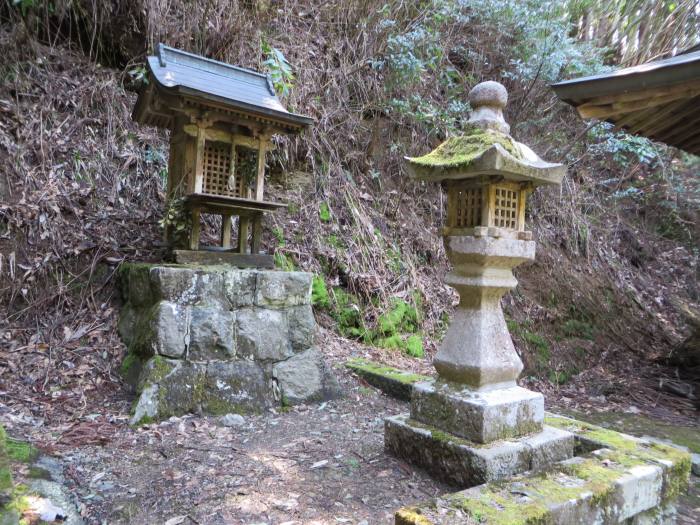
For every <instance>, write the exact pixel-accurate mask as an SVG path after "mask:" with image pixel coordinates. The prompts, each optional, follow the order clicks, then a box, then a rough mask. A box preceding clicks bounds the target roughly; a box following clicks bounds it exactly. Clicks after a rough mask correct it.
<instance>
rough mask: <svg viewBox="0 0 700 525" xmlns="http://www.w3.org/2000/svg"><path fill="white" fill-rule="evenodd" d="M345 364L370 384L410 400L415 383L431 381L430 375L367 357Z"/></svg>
mask: <svg viewBox="0 0 700 525" xmlns="http://www.w3.org/2000/svg"><path fill="white" fill-rule="evenodd" d="M345 366H346V367H347V368H349V369H350V370H352V371H353V372H355V373H357V375H359V376H360V377H362V378H363V379H364V380H365V381H367V382H368V383H369V384H370V385H372V386H374V387H376V388H378V389H380V390H381V391H383V392H384V393H386V394H387V395H389V396H392V397H395V398H397V399H401V400H404V401H408V400H410V399H411V390H412V389H413V385H414V384H415V383H418V382H421V381H429V380H430V379H431V378H430V377H429V376H424V375H421V374H414V373H411V372H406V371H404V370H399V369H398V368H393V367H391V366H386V365H383V364H381V363H376V362H374V361H369V360H367V359H361V358H355V359H350V360H349V361H348V362H347V363H345Z"/></svg>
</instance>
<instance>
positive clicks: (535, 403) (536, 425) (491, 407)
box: [411, 381, 544, 443]
mask: <svg viewBox="0 0 700 525" xmlns="http://www.w3.org/2000/svg"><path fill="white" fill-rule="evenodd" d="M411 418H412V419H414V420H416V421H419V422H421V423H425V424H427V425H430V426H434V427H437V428H439V429H440V430H442V431H445V432H448V433H451V434H454V435H456V436H459V437H463V438H466V439H469V440H472V441H474V442H476V443H489V442H491V441H495V440H497V439H505V438H515V437H520V436H525V435H527V434H532V433H535V432H540V431H541V430H542V421H543V419H544V398H543V397H542V394H539V393H537V392H531V391H530V390H526V389H525V388H521V387H519V386H512V387H509V388H500V389H498V390H491V391H486V392H475V391H473V390H470V389H468V388H460V386H459V385H455V384H449V383H445V382H442V381H430V382H425V383H416V384H415V385H413V395H412V397H411Z"/></svg>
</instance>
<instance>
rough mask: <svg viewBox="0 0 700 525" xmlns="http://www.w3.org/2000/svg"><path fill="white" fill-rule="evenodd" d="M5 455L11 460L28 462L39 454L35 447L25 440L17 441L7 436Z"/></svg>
mask: <svg viewBox="0 0 700 525" xmlns="http://www.w3.org/2000/svg"><path fill="white" fill-rule="evenodd" d="M6 450H7V456H8V457H9V458H10V460H12V461H17V462H19V463H29V462H31V461H34V460H35V459H36V458H37V456H38V455H39V451H38V450H37V449H36V447H34V446H32V445H30V444H29V443H27V442H26V441H19V440H17V439H13V438H10V437H8V438H7V440H6Z"/></svg>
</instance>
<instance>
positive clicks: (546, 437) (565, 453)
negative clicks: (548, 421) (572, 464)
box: [525, 425, 575, 471]
mask: <svg viewBox="0 0 700 525" xmlns="http://www.w3.org/2000/svg"><path fill="white" fill-rule="evenodd" d="M525 443H526V445H527V446H528V447H529V448H530V470H534V471H539V470H544V469H546V468H548V467H550V466H551V465H553V464H554V463H556V462H557V461H561V460H562V459H564V458H570V457H571V455H572V451H573V450H574V448H575V439H574V435H573V434H572V433H571V432H568V431H566V430H561V429H558V428H555V427H549V426H547V425H544V426H543V428H542V432H538V433H536V434H532V435H531V436H528V437H527V440H526V441H525Z"/></svg>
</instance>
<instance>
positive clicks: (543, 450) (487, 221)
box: [385, 82, 573, 486]
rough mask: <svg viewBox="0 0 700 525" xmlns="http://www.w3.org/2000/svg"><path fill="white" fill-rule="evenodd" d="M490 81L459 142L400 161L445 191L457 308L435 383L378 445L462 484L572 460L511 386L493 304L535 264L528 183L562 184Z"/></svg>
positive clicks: (515, 372) (513, 357)
mask: <svg viewBox="0 0 700 525" xmlns="http://www.w3.org/2000/svg"><path fill="white" fill-rule="evenodd" d="M507 99H508V94H507V92H506V89H505V88H504V87H503V86H502V85H501V84H499V83H497V82H483V83H481V84H479V85H477V86H475V87H474V88H473V89H472V90H471V92H470V93H469V102H470V104H471V107H472V108H473V112H472V114H471V117H470V119H469V121H468V126H467V131H466V132H465V134H464V135H461V136H456V137H452V138H449V139H448V140H447V141H445V142H444V143H443V144H441V145H440V146H439V147H438V148H436V149H435V150H434V151H432V152H431V153H429V154H427V155H425V156H423V157H417V158H408V159H407V161H408V166H409V171H410V173H411V175H412V177H414V178H416V179H418V180H425V181H434V182H440V183H441V184H442V186H443V188H444V189H445V190H446V192H447V224H446V226H445V227H444V229H443V235H444V242H445V248H446V251H447V257H448V259H449V260H450V262H451V263H452V265H453V270H452V271H451V272H450V273H449V274H448V275H447V278H446V282H447V284H449V285H451V286H453V287H454V288H455V289H456V290H457V292H458V293H459V296H460V302H459V305H458V307H457V310H456V312H455V314H454V317H453V319H452V322H451V324H450V327H449V329H448V331H447V334H446V335H445V338H444V340H443V342H442V344H441V346H440V349H439V351H438V353H437V355H436V356H435V359H434V360H433V364H434V366H435V368H436V369H437V372H438V378H437V380H435V381H431V382H425V383H418V384H417V385H415V387H414V390H413V393H412V399H411V413H410V415H409V414H406V415H400V416H395V417H393V418H388V419H387V420H386V425H385V442H386V447H387V449H388V450H389V451H390V452H392V453H394V454H395V455H398V456H400V457H403V458H404V459H407V460H409V461H411V462H413V463H416V464H417V465H419V466H422V467H424V468H427V469H428V470H430V471H431V472H433V473H434V474H436V475H437V476H438V477H441V478H442V479H445V480H446V481H449V482H453V483H455V484H457V485H461V486H471V485H475V484H479V483H483V482H486V481H491V480H495V479H499V478H501V477H504V476H509V475H512V474H516V473H518V472H522V471H525V470H531V469H537V468H540V467H542V466H544V464H545V463H548V462H551V461H558V460H561V459H566V458H568V457H571V456H572V454H573V436H572V435H571V434H569V433H568V432H564V431H561V430H557V429H554V428H549V427H546V426H545V425H544V399H543V396H542V395H541V394H539V393H536V392H532V391H529V390H527V389H525V388H522V387H520V386H518V385H517V384H516V380H517V378H518V376H519V375H520V372H521V371H522V369H523V365H522V362H521V360H520V358H519V356H518V354H517V353H516V351H515V348H514V346H513V342H512V340H511V337H510V334H509V333H508V328H507V326H506V322H505V319H504V316H503V311H502V310H501V306H500V299H501V297H502V296H503V295H504V294H505V293H506V292H507V291H508V290H510V289H512V288H514V287H515V286H516V284H517V281H516V279H515V277H514V276H513V273H512V269H513V268H514V267H515V266H517V265H519V264H521V263H523V262H526V261H531V260H534V258H535V242H534V241H532V240H531V239H532V234H531V233H530V232H528V231H526V228H525V204H526V198H527V195H528V193H529V192H531V191H532V190H533V189H534V188H536V187H537V186H541V185H545V184H554V185H557V184H560V183H561V179H562V177H563V176H564V173H565V168H564V167H563V166H562V165H561V164H551V163H548V162H545V161H543V160H542V159H540V158H539V157H538V156H537V155H536V154H535V153H534V152H533V151H532V150H531V149H530V148H528V147H527V146H525V145H524V144H521V143H519V142H516V141H515V140H514V139H513V138H512V137H511V136H510V135H509V131H510V126H509V125H508V124H507V123H506V122H505V120H504V119H503V108H504V107H505V105H506V102H507Z"/></svg>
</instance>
